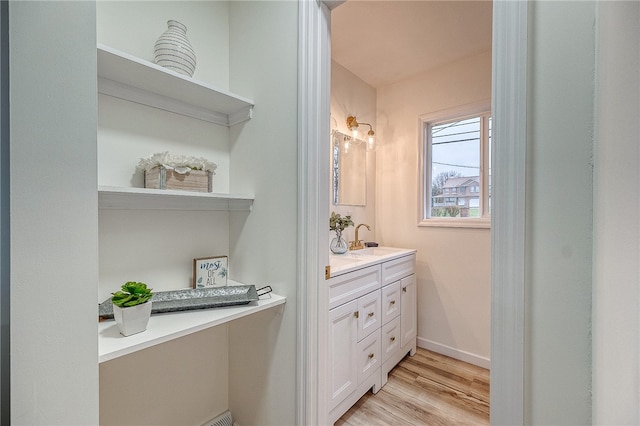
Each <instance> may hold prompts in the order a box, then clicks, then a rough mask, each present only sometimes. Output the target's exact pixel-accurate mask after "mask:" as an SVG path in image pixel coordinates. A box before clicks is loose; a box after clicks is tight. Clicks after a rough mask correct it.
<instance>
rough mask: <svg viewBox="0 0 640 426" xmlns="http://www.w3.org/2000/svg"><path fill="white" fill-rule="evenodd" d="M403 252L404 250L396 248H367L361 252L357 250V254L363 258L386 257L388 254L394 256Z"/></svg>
mask: <svg viewBox="0 0 640 426" xmlns="http://www.w3.org/2000/svg"><path fill="white" fill-rule="evenodd" d="M403 250H404V249H397V248H391V247H367V248H364V249H362V250H357V253H358V254H361V255H363V256H387V255H390V254H396V253H398V252H401V251H403ZM354 253H356V252H354Z"/></svg>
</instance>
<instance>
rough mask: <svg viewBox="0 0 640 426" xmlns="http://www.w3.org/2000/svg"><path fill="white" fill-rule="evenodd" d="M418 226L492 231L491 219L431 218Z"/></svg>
mask: <svg viewBox="0 0 640 426" xmlns="http://www.w3.org/2000/svg"><path fill="white" fill-rule="evenodd" d="M418 226H424V227H436V228H478V229H491V218H488V217H486V218H484V217H483V218H457V217H453V218H440V217H437V218H429V219H422V220H421V221H420V222H418Z"/></svg>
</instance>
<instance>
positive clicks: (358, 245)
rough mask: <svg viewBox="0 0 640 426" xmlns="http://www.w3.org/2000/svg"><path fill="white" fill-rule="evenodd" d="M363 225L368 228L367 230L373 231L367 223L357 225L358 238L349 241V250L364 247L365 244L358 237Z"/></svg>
mask: <svg viewBox="0 0 640 426" xmlns="http://www.w3.org/2000/svg"><path fill="white" fill-rule="evenodd" d="M361 226H364V227H366V228H367V230H369V231H371V227H370V226H369V225H367V224H366V223H361V224H360V225H358V226H356V239H355V241H351V242H350V243H349V250H361V249H363V248H364V246H363V245H362V241H360V240H359V239H358V230H359V229H360V227H361Z"/></svg>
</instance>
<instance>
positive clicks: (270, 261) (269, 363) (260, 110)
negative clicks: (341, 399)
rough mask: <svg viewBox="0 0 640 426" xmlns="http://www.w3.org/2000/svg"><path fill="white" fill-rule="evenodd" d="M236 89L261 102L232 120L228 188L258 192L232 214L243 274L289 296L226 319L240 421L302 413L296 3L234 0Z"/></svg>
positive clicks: (288, 421) (289, 419)
mask: <svg viewBox="0 0 640 426" xmlns="http://www.w3.org/2000/svg"><path fill="white" fill-rule="evenodd" d="M229 27H230V37H229V41H230V68H231V70H232V72H231V74H230V82H229V86H230V89H231V90H233V91H236V92H238V93H246V94H247V95H246V96H249V97H251V98H252V99H254V100H255V102H256V107H255V109H254V116H253V119H252V120H251V121H250V122H247V123H244V124H242V125H240V126H235V127H234V128H233V129H231V146H230V148H231V164H232V167H231V177H230V184H231V189H232V191H234V192H248V193H254V194H256V199H255V202H254V205H253V210H252V211H251V213H249V214H246V215H244V216H243V215H237V214H234V215H232V217H231V220H230V222H231V235H232V238H231V240H230V256H231V259H236V261H235V262H234V263H233V267H234V268H235V270H236V273H237V274H239V275H238V279H239V280H242V281H243V282H247V283H250V284H255V285H256V286H257V287H260V286H262V285H266V284H269V285H271V287H272V288H273V291H274V292H276V293H278V294H281V295H284V296H286V297H287V303H286V305H284V306H282V307H281V308H279V309H272V310H269V311H266V312H262V313H260V314H258V315H255V316H252V317H246V318H243V319H241V320H239V321H235V322H233V323H231V324H230V325H229V372H230V373H229V374H230V375H229V377H230V380H229V407H230V409H231V412H232V413H233V416H234V418H235V419H236V420H237V421H238V423H239V424H240V425H243V426H245V425H293V424H295V422H296V421H295V419H296V368H295V366H296V301H297V288H298V282H297V264H298V261H299V259H298V254H297V230H296V222H297V191H298V187H297V185H298V170H297V158H298V152H297V145H298V140H297V125H296V123H297V119H298V89H297V85H298V79H297V77H298V75H297V64H298V53H297V49H298V4H297V2H292V1H256V2H246V1H240V2H232V3H231V4H230V7H229Z"/></svg>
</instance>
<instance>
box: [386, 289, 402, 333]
mask: <svg viewBox="0 0 640 426" xmlns="http://www.w3.org/2000/svg"><path fill="white" fill-rule="evenodd" d="M399 315H400V281H396V282H395V283H393V284H389V285H388V286H385V287H383V289H382V324H386V323H388V322H389V321H391V320H392V319H394V318H396V317H397V316H399ZM398 337H400V336H398Z"/></svg>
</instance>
